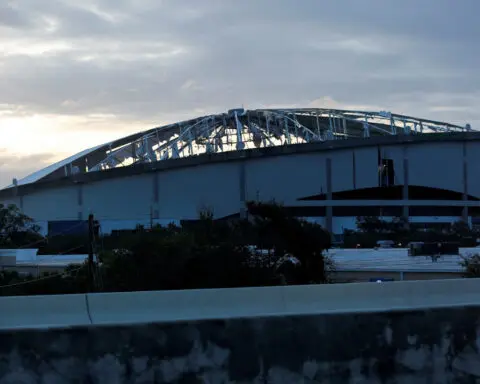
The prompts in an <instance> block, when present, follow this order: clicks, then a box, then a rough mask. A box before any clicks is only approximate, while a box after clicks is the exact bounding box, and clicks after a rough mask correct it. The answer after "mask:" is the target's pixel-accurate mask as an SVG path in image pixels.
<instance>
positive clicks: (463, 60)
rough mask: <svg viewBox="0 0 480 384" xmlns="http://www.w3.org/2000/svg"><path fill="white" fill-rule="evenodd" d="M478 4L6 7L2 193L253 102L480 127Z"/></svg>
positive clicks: (1, 48) (163, 0)
mask: <svg viewBox="0 0 480 384" xmlns="http://www.w3.org/2000/svg"><path fill="white" fill-rule="evenodd" d="M479 14H480V1H478V0H461V1H458V0H422V1H418V0H403V1H398V0H362V1H358V0H335V1H325V2H323V1H319V0H302V1H297V0H262V1H259V0H243V1H238V0H201V1H199V0H82V1H75V0H1V1H0V138H1V139H0V186H3V185H6V184H9V183H10V182H11V179H12V177H18V178H20V177H23V176H25V175H26V174H28V173H30V172H32V171H35V170H38V169H40V168H43V167H44V166H47V165H48V164H50V163H52V162H53V161H57V160H60V159H61V158H64V157H67V156H69V155H71V154H73V153H75V152H78V151H80V150H83V149H85V148H88V147H91V146H94V145H97V144H100V143H102V142H105V141H108V140H111V139H114V138H118V137H121V136H124V135H126V134H129V133H132V132H135V131H138V130H143V129H148V128H151V127H153V126H157V125H161V124H164V123H170V122H175V121H178V120H184V119H186V118H190V117H195V116H198V115H203V114H207V113H220V112H223V111H226V110H227V109H229V108H235V107H238V106H241V105H244V106H245V107H246V108H262V107H280V106H288V107H295V106H298V107H338V108H358V109H372V110H391V111H392V112H396V113H405V114H409V115H413V116H417V117H424V118H432V119H438V120H445V121H449V122H453V123H458V124H462V125H464V124H465V123H470V124H472V128H475V129H479V128H480V108H479V106H480V71H479V70H478V64H479V63H480V49H479V48H478V40H479V39H480V24H479V23H478V15H479Z"/></svg>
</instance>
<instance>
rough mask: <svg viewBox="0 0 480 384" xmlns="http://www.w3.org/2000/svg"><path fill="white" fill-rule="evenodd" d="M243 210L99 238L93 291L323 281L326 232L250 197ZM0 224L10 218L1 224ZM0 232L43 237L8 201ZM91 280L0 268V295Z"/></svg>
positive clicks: (62, 289)
mask: <svg viewBox="0 0 480 384" xmlns="http://www.w3.org/2000/svg"><path fill="white" fill-rule="evenodd" d="M247 209H248V218H247V219H244V220H240V219H236V220H214V219H213V215H212V214H211V213H209V212H202V213H201V215H200V218H199V220H196V221H194V222H191V223H188V224H185V225H183V226H181V227H179V226H175V225H170V226H168V227H161V226H156V227H154V228H151V229H149V230H145V229H142V228H138V229H137V230H136V231H132V232H130V233H123V234H121V235H117V236H115V235H110V236H106V237H104V238H102V239H101V242H103V243H106V244H107V247H105V248H104V250H103V251H101V252H100V253H99V263H98V265H97V266H96V269H95V271H94V273H93V277H94V279H93V280H94V282H95V284H94V288H93V289H94V290H96V291H103V292H118V291H144V290H171V289H194V288H229V287H248V286H273V285H284V284H324V283H328V282H330V281H331V277H332V273H333V272H334V269H335V268H334V264H333V262H332V261H331V260H330V259H329V258H328V257H326V256H325V254H324V251H325V250H327V249H329V248H330V247H331V235H330V233H328V231H326V230H325V229H324V228H322V227H321V226H320V225H318V224H314V223H310V222H307V221H306V220H302V219H299V218H296V217H293V216H292V215H290V214H289V213H288V212H287V211H286V210H285V209H284V208H283V207H282V206H281V205H279V204H276V203H273V202H272V203H258V202H250V203H248V204H247ZM2 215H3V216H2ZM2 217H4V218H5V221H4V222H2V221H1V220H2ZM7 222H8V223H14V224H13V225H4V223H7ZM0 233H2V234H3V236H2V238H1V243H0V244H1V246H2V247H3V248H6V247H15V246H22V245H20V244H24V243H25V242H26V241H27V240H28V241H31V240H33V241H34V242H35V240H36V239H37V240H39V241H40V243H42V241H44V239H42V238H41V236H39V235H38V228H35V227H34V226H33V222H32V220H31V219H30V218H28V217H27V216H25V215H23V214H21V213H20V212H19V211H18V209H16V208H15V207H13V206H9V207H3V206H2V207H0ZM69 239H70V241H71V237H70V238H69ZM85 240H86V239H85V238H84V239H83V241H84V242H85ZM42 244H43V243H42ZM65 246H67V247H71V246H72V243H70V244H65ZM91 279H92V273H91V272H90V269H89V266H88V265H87V264H83V265H80V266H78V265H71V266H68V267H67V268H66V269H65V272H64V273H62V274H43V275H42V276H41V277H40V278H39V279H36V278H34V277H33V276H20V275H19V274H18V273H17V272H13V271H6V270H4V271H2V272H0V295H35V294H65V293H83V292H87V291H89V290H92V286H91Z"/></svg>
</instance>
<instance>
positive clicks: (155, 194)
mask: <svg viewBox="0 0 480 384" xmlns="http://www.w3.org/2000/svg"><path fill="white" fill-rule="evenodd" d="M158 179H159V177H158V172H153V173H152V204H151V216H152V217H151V218H152V219H159V218H160V204H159V203H160V201H159V200H160V197H159V189H158V188H159V185H158Z"/></svg>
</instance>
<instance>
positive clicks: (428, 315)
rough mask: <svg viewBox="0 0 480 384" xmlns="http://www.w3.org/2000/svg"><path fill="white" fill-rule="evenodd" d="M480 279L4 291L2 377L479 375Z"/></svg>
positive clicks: (395, 378)
mask: <svg viewBox="0 0 480 384" xmlns="http://www.w3.org/2000/svg"><path fill="white" fill-rule="evenodd" d="M479 288H480V280H475V279H470V280H466V279H464V280H445V281H415V282H396V283H382V284H377V283H363V284H344V285H327V286H298V287H271V288H245V289H229V290H195V291H175V292H135V293H113V294H92V295H65V296H50V297H5V298H0V308H1V311H2V312H1V314H2V315H1V317H0V327H1V328H2V330H0V383H13V382H15V383H17V382H21V383H37V382H49V383H50V382H51V383H67V382H92V383H123V382H126V383H131V382H135V383H230V382H236V383H262V382H269V383H359V382H368V383H390V382H391V383H394V382H395V383H400V384H402V383H406V384H411V383H425V382H432V383H441V384H443V383H452V382H477V381H478V380H479V379H480V356H479V355H478V353H477V349H478V346H479V345H480V337H478V335H480V326H479V320H480V305H479V301H480V298H478V295H477V292H478V291H479ZM39 328H40V329H39ZM45 328H49V329H45ZM476 380H477V381H476Z"/></svg>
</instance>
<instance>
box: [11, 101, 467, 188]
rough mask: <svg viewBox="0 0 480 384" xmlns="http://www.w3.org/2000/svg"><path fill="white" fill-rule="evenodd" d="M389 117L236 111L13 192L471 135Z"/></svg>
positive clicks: (56, 171) (98, 154)
mask: <svg viewBox="0 0 480 384" xmlns="http://www.w3.org/2000/svg"><path fill="white" fill-rule="evenodd" d="M471 130H472V129H471V127H470V125H469V124H467V125H466V126H465V127H461V126H458V125H454V124H449V123H443V122H438V121H432V120H425V119H417V118H414V117H410V116H403V115H396V114H392V113H390V112H362V111H348V110H338V109H314V108H309V109H257V110H247V111H246V110H243V109H232V110H230V111H228V112H227V113H222V114H218V115H209V116H204V117H200V118H196V119H192V120H188V121H183V122H180V123H176V124H170V125H166V126H163V127H157V128H153V129H150V130H148V131H144V132H139V133H136V134H133V135H130V136H127V137H123V138H121V139H118V140H115V141H112V142H110V143H106V144H103V145H99V146H97V147H95V148H91V149H89V150H86V151H83V152H80V153H78V154H76V155H74V156H72V157H70V158H68V159H65V160H63V161H60V162H59V163H56V164H52V165H51V166H49V167H47V168H45V169H42V170H40V171H38V172H35V173H34V174H32V175H29V176H27V177H25V178H24V179H22V180H16V179H14V182H13V184H12V186H16V185H22V184H30V183H35V182H37V181H39V180H48V179H55V178H58V177H65V176H70V175H74V174H77V173H84V172H94V171H102V170H106V169H111V168H116V167H122V166H129V165H132V164H138V163H148V162H156V161H162V160H165V159H175V158H181V157H186V156H194V155H200V154H204V153H218V152H225V151H235V150H242V149H248V148H262V147H272V146H279V145H288V144H300V143H310V142H325V141H328V140H345V139H349V138H366V139H368V138H369V137H372V136H381V135H400V134H403V135H418V134H425V133H429V132H462V131H471Z"/></svg>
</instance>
